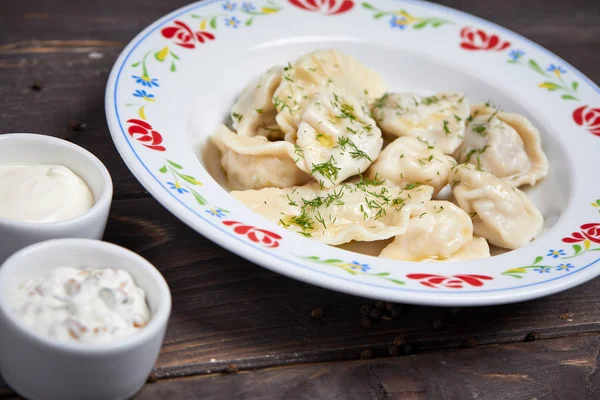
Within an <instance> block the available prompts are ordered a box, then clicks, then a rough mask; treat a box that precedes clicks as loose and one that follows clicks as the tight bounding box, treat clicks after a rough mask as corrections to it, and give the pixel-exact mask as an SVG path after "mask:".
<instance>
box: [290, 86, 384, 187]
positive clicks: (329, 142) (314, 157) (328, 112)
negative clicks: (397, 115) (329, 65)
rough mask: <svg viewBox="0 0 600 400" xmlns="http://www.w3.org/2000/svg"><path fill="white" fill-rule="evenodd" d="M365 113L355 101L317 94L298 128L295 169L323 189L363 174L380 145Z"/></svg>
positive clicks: (344, 97) (377, 129)
mask: <svg viewBox="0 0 600 400" xmlns="http://www.w3.org/2000/svg"><path fill="white" fill-rule="evenodd" d="M365 109H367V112H368V108H367V107H366V105H364V104H361V102H360V101H359V100H358V98H354V97H349V96H344V95H337V94H336V93H333V94H317V95H316V96H315V97H314V98H313V100H312V101H311V102H310V103H309V104H308V105H307V106H306V108H305V109H304V112H303V113H302V118H301V122H300V125H299V127H298V138H297V141H296V145H297V147H298V148H300V149H301V150H302V156H301V157H299V158H298V159H297V165H298V167H299V168H300V169H302V170H303V171H305V172H307V173H309V174H311V175H312V176H313V177H314V178H315V179H316V180H317V182H319V183H320V184H321V185H322V186H323V187H325V188H331V187H334V186H336V185H337V184H338V183H340V182H342V181H344V180H346V179H347V178H349V177H351V176H354V175H358V174H361V173H362V172H364V171H365V170H366V169H367V168H368V167H369V166H370V165H371V163H372V162H373V161H374V160H376V159H377V157H378V156H379V153H380V151H381V146H382V145H383V139H382V137H381V130H379V128H378V127H377V125H376V124H375V121H374V120H373V119H372V118H371V117H369V115H368V114H367V113H366V112H365Z"/></svg>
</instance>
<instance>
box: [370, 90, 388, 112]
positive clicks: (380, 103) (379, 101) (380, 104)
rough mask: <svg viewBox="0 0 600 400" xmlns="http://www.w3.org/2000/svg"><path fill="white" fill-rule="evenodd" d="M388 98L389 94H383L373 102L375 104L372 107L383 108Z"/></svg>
mask: <svg viewBox="0 0 600 400" xmlns="http://www.w3.org/2000/svg"><path fill="white" fill-rule="evenodd" d="M389 96H390V94H389V93H385V94H384V95H383V96H381V97H380V98H378V99H377V100H375V103H373V107H377V108H383V106H384V105H385V102H386V101H387V98H388V97H389Z"/></svg>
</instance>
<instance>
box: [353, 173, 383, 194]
mask: <svg viewBox="0 0 600 400" xmlns="http://www.w3.org/2000/svg"><path fill="white" fill-rule="evenodd" d="M377 177H378V174H375V177H374V178H373V179H370V178H367V177H366V176H363V175H362V174H360V180H359V181H358V182H356V187H357V188H359V189H360V190H362V191H365V187H367V186H380V185H382V184H383V182H384V180H383V179H382V180H378V179H377Z"/></svg>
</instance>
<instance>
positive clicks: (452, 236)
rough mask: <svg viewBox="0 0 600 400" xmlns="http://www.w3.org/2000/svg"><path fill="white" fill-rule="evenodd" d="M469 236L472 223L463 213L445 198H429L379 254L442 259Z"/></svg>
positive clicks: (407, 257)
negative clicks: (406, 225)
mask: <svg viewBox="0 0 600 400" xmlns="http://www.w3.org/2000/svg"><path fill="white" fill-rule="evenodd" d="M472 239H473V224H472V223H471V218H470V217H469V215H468V214H467V213H465V212H464V211H463V210H461V209H460V208H458V207H457V206H456V205H454V204H452V203H450V202H449V201H436V200H433V201H429V202H427V203H425V208H424V210H423V212H422V213H420V214H419V215H415V216H413V217H412V218H411V219H410V222H409V223H408V229H407V230H406V232H404V233H402V234H400V235H398V236H396V237H395V238H394V241H393V242H392V243H390V244H389V245H387V247H386V248H384V249H383V250H382V252H381V254H380V255H379V257H384V258H391V259H393V260H403V261H422V260H425V259H428V258H431V259H446V258H448V257H451V256H452V255H454V254H455V253H457V252H458V251H459V250H460V249H461V248H462V247H463V246H465V245H466V244H467V243H469V242H470V241H471V240H472Z"/></svg>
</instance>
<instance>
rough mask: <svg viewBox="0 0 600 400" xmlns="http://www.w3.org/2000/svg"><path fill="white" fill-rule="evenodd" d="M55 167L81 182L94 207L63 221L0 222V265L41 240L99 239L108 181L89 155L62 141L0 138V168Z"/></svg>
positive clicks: (108, 198) (15, 136)
mask: <svg viewBox="0 0 600 400" xmlns="http://www.w3.org/2000/svg"><path fill="white" fill-rule="evenodd" d="M14 163H22V164H58V165H63V166H65V167H67V168H69V169H70V170H71V171H73V172H74V173H75V174H76V175H78V176H79V177H80V178H81V179H83V180H84V181H85V182H86V183H87V185H88V186H89V188H90V190H91V191H92V193H93V194H94V200H95V204H94V206H93V207H92V208H90V209H89V210H88V211H87V212H86V213H85V214H82V215H80V216H79V217H77V218H73V219H70V220H67V221H60V222H51V223H32V222H21V221H12V220H8V219H4V218H0V238H2V240H0V262H2V261H4V260H5V259H6V258H7V257H9V256H10V255H11V254H13V253H14V252H15V251H17V250H19V249H22V248H23V247H25V246H28V245H30V244H33V243H37V242H41V241H43V240H49V239H57V238H62V237H77V238H87V239H102V236H103V235H104V229H105V227H106V221H107V219H108V212H109V210H110V204H111V200H112V192H113V187H112V180H111V178H110V175H109V173H108V170H107V169H106V167H105V166H104V165H103V164H102V162H100V160H98V158H96V156H94V155H93V154H92V153H90V152H89V151H87V150H85V149H83V148H82V147H79V146H77V145H75V144H73V143H70V142H67V141H66V140H62V139H57V138H54V137H51V136H45V135H37V134H31V133H9V134H3V135H0V164H14Z"/></svg>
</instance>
